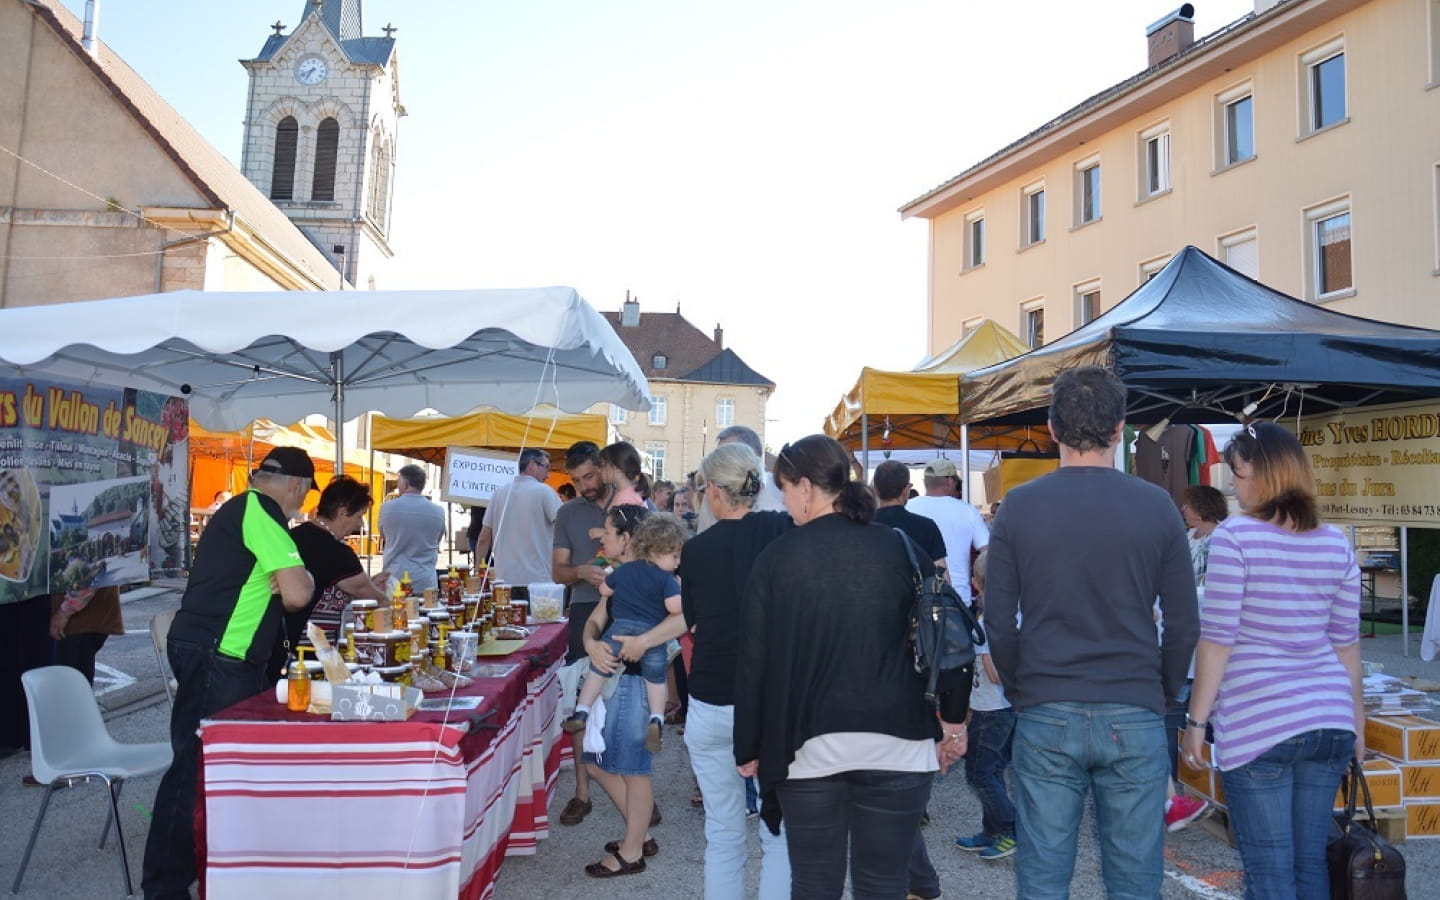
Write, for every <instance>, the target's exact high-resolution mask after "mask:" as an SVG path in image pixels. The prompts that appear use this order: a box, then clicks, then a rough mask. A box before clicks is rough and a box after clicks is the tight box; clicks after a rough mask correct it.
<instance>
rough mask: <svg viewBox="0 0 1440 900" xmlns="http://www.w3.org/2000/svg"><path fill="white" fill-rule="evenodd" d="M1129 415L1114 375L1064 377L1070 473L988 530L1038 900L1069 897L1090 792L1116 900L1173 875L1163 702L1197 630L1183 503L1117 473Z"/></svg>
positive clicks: (1014, 499)
mask: <svg viewBox="0 0 1440 900" xmlns="http://www.w3.org/2000/svg"><path fill="white" fill-rule="evenodd" d="M1124 417H1125V387H1124V385H1123V384H1121V383H1120V381H1119V379H1117V378H1116V377H1115V376H1114V375H1113V374H1111V373H1110V372H1109V371H1107V370H1105V369H1102V368H1098V367H1088V368H1082V369H1073V370H1070V371H1067V372H1064V373H1062V374H1061V375H1060V376H1059V377H1058V378H1057V379H1056V380H1055V386H1054V393H1053V395H1052V398H1051V405H1050V431H1051V434H1052V435H1053V436H1054V438H1055V440H1056V442H1057V443H1058V444H1059V446H1060V468H1059V470H1057V471H1055V472H1053V473H1051V474H1049V475H1047V476H1045V477H1043V478H1039V479H1037V480H1035V481H1033V482H1031V483H1029V484H1026V485H1022V486H1021V487H1018V488H1016V489H1014V490H1012V491H1011V492H1009V493H1008V494H1006V496H1005V501H1004V503H1002V504H1001V505H1000V512H999V514H998V515H996V517H995V521H994V523H993V525H992V526H991V535H990V557H989V572H988V575H989V578H988V580H987V583H986V591H985V608H986V615H985V621H986V626H987V628H988V629H989V635H990V652H991V658H992V659H993V660H994V662H995V666H996V668H997V669H998V670H999V672H1000V677H1001V680H1002V681H1003V682H1004V685H1005V694H1006V696H1007V697H1008V698H1009V699H1010V701H1011V703H1012V704H1013V705H1014V707H1015V708H1016V710H1017V712H1018V718H1017V722H1016V726H1015V745H1014V763H1013V765H1014V772H1015V806H1016V813H1017V820H1018V821H1017V826H1018V827H1017V835H1016V837H1017V839H1018V843H1019V848H1018V850H1017V854H1016V865H1015V877H1016V883H1017V892H1018V895H1019V896H1021V897H1025V898H1027V900H1049V898H1063V897H1068V896H1069V890H1070V879H1071V875H1072V874H1073V871H1074V865H1075V841H1076V835H1077V833H1078V832H1079V827H1080V818H1081V814H1082V813H1083V811H1084V807H1085V795H1086V793H1087V791H1088V792H1093V794H1094V799H1095V810H1096V818H1097V820H1098V825H1099V832H1100V848H1101V855H1102V873H1103V878H1104V881H1105V890H1106V894H1107V895H1108V896H1109V897H1110V898H1111V900H1117V898H1146V900H1153V898H1155V897H1158V896H1160V890H1161V884H1162V881H1163V879H1164V855H1163V849H1164V848H1163V840H1164V809H1165V781H1166V778H1167V777H1168V776H1169V763H1168V757H1167V755H1166V752H1165V742H1166V741H1167V740H1171V741H1173V740H1174V739H1175V737H1174V735H1166V734H1165V727H1164V714H1165V706H1166V701H1167V699H1170V698H1173V697H1174V696H1175V695H1176V692H1177V691H1178V690H1179V689H1180V688H1181V686H1182V685H1184V683H1185V673H1186V669H1187V668H1188V666H1189V663H1190V657H1191V654H1192V653H1193V652H1194V648H1195V641H1196V638H1197V636H1198V632H1199V623H1198V612H1197V609H1196V602H1195V579H1194V575H1193V573H1192V571H1191V567H1190V552H1189V549H1188V547H1187V544H1186V541H1185V527H1184V522H1183V521H1182V520H1181V518H1180V513H1179V511H1178V510H1177V509H1176V508H1175V503H1174V501H1172V500H1171V499H1170V495H1169V494H1167V493H1166V492H1165V491H1164V490H1162V489H1160V488H1159V487H1156V486H1154V485H1151V484H1148V483H1146V482H1144V481H1141V480H1140V479H1138V478H1134V477H1132V476H1130V475H1126V474H1125V473H1124V472H1121V471H1118V470H1116V469H1115V468H1114V460H1115V448H1116V444H1118V443H1119V441H1120V436H1121V433H1122V429H1123V427H1124ZM1157 598H1159V606H1160V617H1161V619H1162V621H1163V628H1160V629H1157V622H1156V615H1155V612H1154V607H1155V602H1156V599H1157ZM1157 630H1158V631H1159V634H1157Z"/></svg>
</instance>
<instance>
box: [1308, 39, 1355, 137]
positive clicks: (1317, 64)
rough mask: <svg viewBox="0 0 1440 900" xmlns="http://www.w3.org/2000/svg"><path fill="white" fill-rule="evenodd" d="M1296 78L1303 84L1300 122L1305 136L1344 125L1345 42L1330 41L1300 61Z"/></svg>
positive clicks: (1342, 40)
mask: <svg viewBox="0 0 1440 900" xmlns="http://www.w3.org/2000/svg"><path fill="white" fill-rule="evenodd" d="M1300 66H1301V68H1300V76H1301V78H1302V80H1303V81H1304V84H1303V85H1301V92H1300V96H1301V97H1302V98H1304V101H1305V103H1306V108H1305V110H1304V121H1305V128H1306V132H1307V133H1313V132H1316V131H1320V130H1321V129H1324V128H1329V127H1330V126H1332V125H1338V124H1340V123H1341V122H1344V121H1345V117H1346V115H1347V114H1348V113H1347V112H1346V101H1345V41H1344V39H1340V40H1335V41H1331V42H1330V43H1328V44H1326V45H1325V46H1323V47H1317V48H1316V49H1314V50H1311V51H1310V52H1309V53H1305V54H1303V55H1302V56H1301V57H1300Z"/></svg>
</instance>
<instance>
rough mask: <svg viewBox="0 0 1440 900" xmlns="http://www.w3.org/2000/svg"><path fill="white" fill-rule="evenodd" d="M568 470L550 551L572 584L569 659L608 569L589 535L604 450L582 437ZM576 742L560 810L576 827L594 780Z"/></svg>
mask: <svg viewBox="0 0 1440 900" xmlns="http://www.w3.org/2000/svg"><path fill="white" fill-rule="evenodd" d="M565 473H566V474H567V475H569V476H570V482H571V483H572V484H574V485H575V491H576V495H577V496H576V497H575V499H574V500H571V501H569V502H567V503H565V504H564V505H563V506H561V507H560V512H558V513H557V514H556V515H555V545H554V549H553V550H552V551H551V556H550V566H551V573H552V575H551V577H553V578H554V579H555V581H557V582H558V583H560V584H563V585H565V586H566V587H568V588H569V590H568V591H567V592H566V593H567V594H568V596H569V600H570V606H569V610H568V615H569V617H570V652H569V653H568V654H567V655H566V657H565V659H566V662H571V663H573V662H575V661H577V660H581V659H584V658H585V641H584V634H585V620H586V619H589V618H590V614H591V613H592V612H594V611H595V606H596V604H598V603H599V602H600V585H601V583H602V582H604V581H605V570H604V569H603V568H601V567H600V566H596V565H592V564H591V562H590V561H591V560H593V559H594V558H595V555H596V554H597V553H599V552H600V542H599V541H598V540H596V539H595V538H592V537H591V536H590V530H591V529H592V528H602V527H604V525H605V502H606V501H607V500H608V499H609V498H610V496H609V495H610V487H609V485H607V484H606V483H605V481H604V480H603V479H602V478H601V477H600V448H599V447H597V446H595V444H594V443H593V442H592V441H578V442H576V443H575V444H573V445H571V447H570V449H569V450H568V451H566V453H565ZM572 738H573V740H574V745H575V759H576V760H577V762H576V765H575V796H574V797H572V798H570V802H569V803H567V804H565V809H564V811H562V812H561V813H560V824H561V825H578V824H580V822H582V821H583V820H584V819H585V817H586V816H587V815H589V813H590V809H591V806H590V778H589V776H588V775H587V774H586V773H585V767H584V766H583V765H581V764H580V763H579V762H578V760H579V759H580V754H581V752H582V746H581V745H582V742H583V741H584V734H583V733H577V734H575V735H572Z"/></svg>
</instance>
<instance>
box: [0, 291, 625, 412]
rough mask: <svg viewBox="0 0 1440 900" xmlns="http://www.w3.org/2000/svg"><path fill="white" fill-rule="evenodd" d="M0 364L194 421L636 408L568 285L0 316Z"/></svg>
mask: <svg viewBox="0 0 1440 900" xmlns="http://www.w3.org/2000/svg"><path fill="white" fill-rule="evenodd" d="M0 363H3V365H4V368H6V369H8V370H10V371H12V372H17V373H20V374H24V373H30V372H43V373H45V374H47V375H50V376H52V377H56V378H62V379H65V380H68V381H72V382H79V383H80V384H82V385H83V384H91V383H99V384H108V385H116V384H123V385H127V386H130V387H137V388H142V389H145V390H151V391H157V392H161V393H165V394H172V395H182V396H185V397H187V398H188V399H189V401H190V415H191V417H192V418H194V419H195V420H196V421H198V422H200V423H201V424H202V425H204V426H205V427H207V428H213V429H217V430H220V431H231V430H235V429H238V428H241V427H244V425H245V424H246V423H248V422H250V421H251V420H252V419H257V418H270V419H273V420H276V421H282V422H284V421H298V420H300V419H303V418H304V417H305V416H307V415H311V414H315V413H321V414H324V415H327V416H330V417H331V418H332V419H335V420H338V421H343V420H344V419H345V418H346V417H347V411H348V414H350V415H353V414H355V413H359V412H363V411H366V410H376V411H379V412H381V413H384V414H386V415H392V416H406V415H412V414H414V413H416V412H419V411H420V410H422V409H435V410H438V411H439V412H441V413H445V414H458V413H464V412H467V411H469V410H472V409H474V408H476V407H477V406H481V405H485V406H492V407H495V408H497V409H500V410H504V411H506V412H513V413H522V412H525V411H526V410H529V409H532V408H534V407H535V406H537V405H539V404H541V403H549V404H551V405H554V406H557V407H559V408H560V409H564V410H567V411H576V412H578V411H580V410H584V409H587V408H589V407H590V406H591V405H593V404H595V403H598V402H607V403H613V404H615V405H617V406H621V407H624V408H626V409H632V410H644V409H648V408H649V406H650V401H649V389H648V385H647V384H646V381H645V376H644V374H643V373H642V372H641V370H640V367H639V366H638V365H637V364H636V362H635V359H634V357H633V356H631V354H630V351H629V350H628V349H626V347H625V345H624V343H622V342H621V340H620V338H619V336H618V335H617V334H616V333H615V329H613V328H612V327H610V325H609V323H607V322H606V321H605V319H604V318H603V317H602V316H601V315H600V314H599V313H598V312H596V311H595V310H594V309H593V308H591V307H590V305H589V304H588V303H586V302H585V301H584V300H583V299H581V297H580V295H579V294H577V293H576V292H575V290H574V289H572V288H566V287H550V288H530V289H517V290H460V291H344V292H341V291H316V292H280V291H275V292H262V293H203V292H200V291H175V292H172V293H166V294H147V295H143V296H138V297H121V298H115V299H111V300H94V301H89V302H83V303H63V304H57V305H53V306H35V307H24V308H18V309H3V310H0Z"/></svg>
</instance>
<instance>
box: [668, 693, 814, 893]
mask: <svg viewBox="0 0 1440 900" xmlns="http://www.w3.org/2000/svg"><path fill="white" fill-rule="evenodd" d="M734 730H735V707H733V706H712V705H711V704H709V703H706V702H704V701H703V700H697V699H696V698H694V697H691V698H690V712H689V714H688V715H687V716H686V717H685V748H686V749H687V750H689V751H690V767H691V768H692V769H694V770H695V781H696V782H698V783H699V785H700V794H701V796H703V797H704V798H705V900H732V898H733V900H741V898H742V897H744V896H745V863H746V855H747V854H746V848H745V841H746V838H747V837H748V835H749V833H750V827H751V826H750V824H749V822H748V821H747V820H746V818H745V779H743V778H741V777H740V775H739V774H738V773H737V772H736V771H735V741H734ZM758 830H759V832H760V852H761V853H762V854H764V856H763V857H762V858H761V861H760V893H759V897H760V898H761V900H784V898H786V897H789V896H790V853H789V851H788V850H787V849H786V847H785V830H784V827H783V826H782V827H781V830H780V834H779V835H778V836H776V835H773V834H771V833H770V829H769V828H767V827H765V826H764V825H761V826H760V827H759V829H758Z"/></svg>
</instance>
